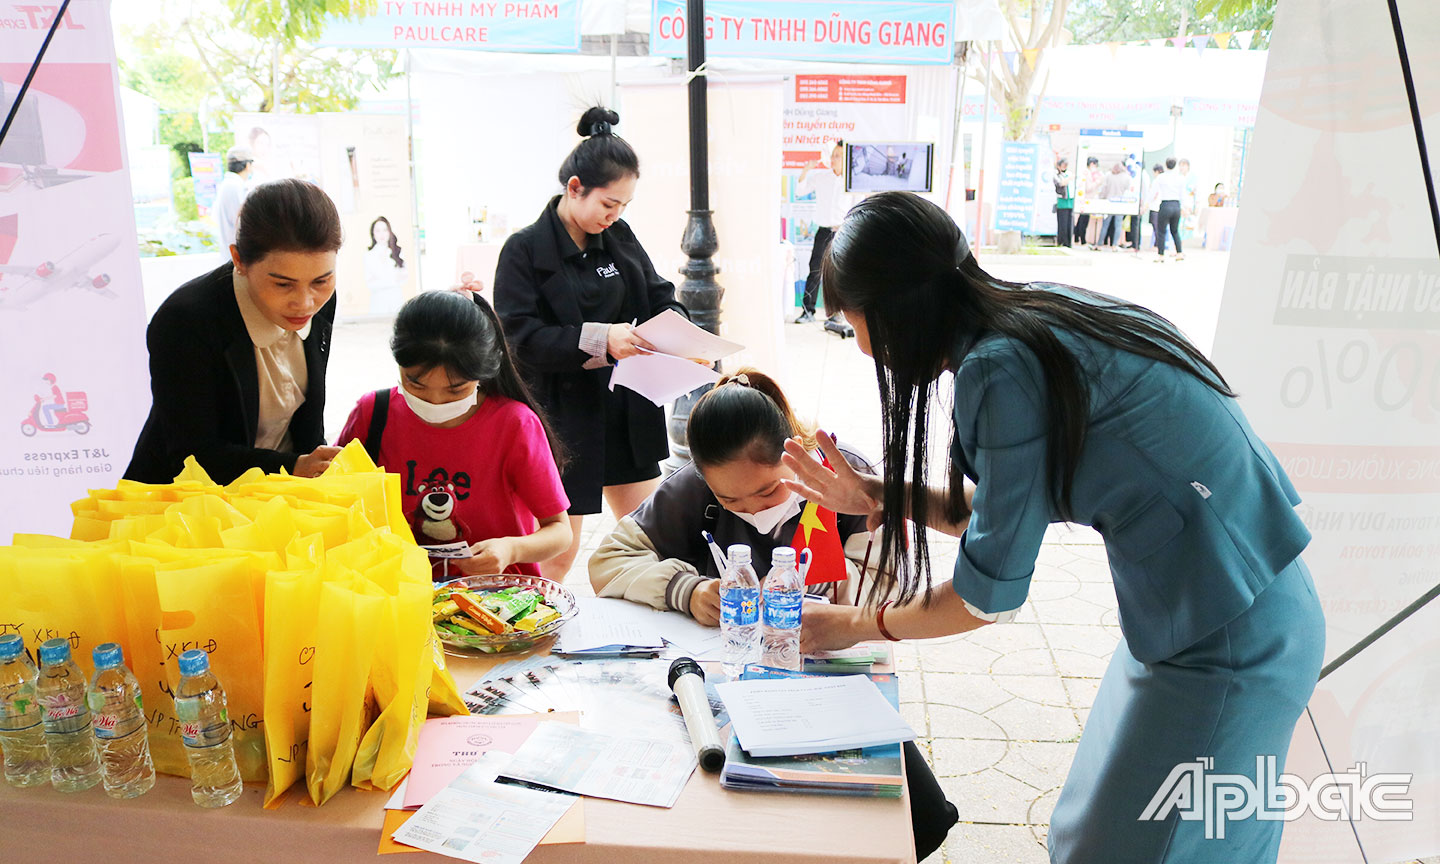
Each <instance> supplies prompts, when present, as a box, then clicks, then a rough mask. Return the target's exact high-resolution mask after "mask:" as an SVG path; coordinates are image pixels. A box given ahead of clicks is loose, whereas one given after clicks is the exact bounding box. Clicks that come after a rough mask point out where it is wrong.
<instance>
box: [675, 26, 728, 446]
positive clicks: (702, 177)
mask: <svg viewBox="0 0 1440 864" xmlns="http://www.w3.org/2000/svg"><path fill="white" fill-rule="evenodd" d="M685 12H686V18H685V35H686V54H685V59H686V63H685V65H686V68H687V69H688V70H689V76H688V77H689V82H688V84H687V87H688V89H689V94H688V95H689V102H690V210H689V214H690V217H689V219H688V220H687V221H686V223H685V233H684V234H683V235H682V236H681V238H680V249H681V251H683V252H684V253H685V256H686V258H687V259H689V260H687V261H686V262H685V266H684V267H682V268H680V273H681V275H682V276H684V277H685V281H684V282H682V283H681V284H680V302H682V303H684V304H685V308H687V309H689V310H690V320H692V321H694V322H695V324H696V325H697V326H699V327H701V328H703V329H705V330H708V331H710V332H711V333H715V334H717V335H718V334H719V332H720V298H721V297H722V296H723V295H724V293H725V291H724V289H723V288H721V287H720V286H719V285H718V284H716V282H715V275H716V274H717V273H719V272H720V270H719V268H718V267H716V266H715V261H714V256H715V250H716V249H717V248H719V240H718V239H717V238H716V236H715V222H714V220H713V219H712V218H711V212H710V143H709V139H708V137H707V130H708V128H709V115H708V110H707V107H708V106H707V103H706V92H705V85H706V78H705V0H689V2H687V3H686V4H685ZM708 389H709V388H708V387H702V388H700V389H699V390H696V391H695V392H693V393H690V394H688V395H685V396H681V397H680V398H679V399H676V400H675V404H674V405H673V406H672V408H671V411H670V426H669V432H670V450H671V456H670V459H669V460H667V461H666V463H665V468H666V471H667V472H674V471H676V470H679V469H680V468H683V467H684V466H685V465H686V464H687V463H688V462H689V461H690V448H689V446H688V445H687V441H686V435H685V429H686V427H687V426H688V425H689V423H690V407H691V406H692V405H693V404H694V403H695V400H696V399H698V398H700V396H701V395H703V394H704V392H705V391H706V390H708Z"/></svg>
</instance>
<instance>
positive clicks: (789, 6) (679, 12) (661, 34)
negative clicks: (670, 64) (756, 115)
mask: <svg viewBox="0 0 1440 864" xmlns="http://www.w3.org/2000/svg"><path fill="white" fill-rule="evenodd" d="M652 3H653V5H652V7H651V16H650V53H651V54H655V55H659V56H662V57H684V56H685V43H686V38H687V37H686V35H685V27H686V23H685V0H652ZM954 21H955V3H954V0H914V2H886V0H870V2H865V0H860V2H849V0H845V2H841V0H785V2H771V0H710V2H707V3H706V4H705V53H706V56H707V57H767V58H772V59H780V60H821V61H823V60H829V61H843V62H849V63H915V64H919V63H949V62H950V60H951V58H952V57H953V56H954V53H955V44H954V35H955V34H954V32H953V30H954Z"/></svg>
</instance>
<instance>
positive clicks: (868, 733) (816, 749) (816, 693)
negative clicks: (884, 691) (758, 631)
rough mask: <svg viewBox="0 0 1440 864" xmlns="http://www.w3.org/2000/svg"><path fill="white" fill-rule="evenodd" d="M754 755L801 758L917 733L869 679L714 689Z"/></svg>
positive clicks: (725, 685) (773, 682)
mask: <svg viewBox="0 0 1440 864" xmlns="http://www.w3.org/2000/svg"><path fill="white" fill-rule="evenodd" d="M715 690H716V691H717V692H718V693H719V694H720V698H721V699H722V700H724V702H725V707H726V709H728V710H729V712H730V721H731V724H732V728H733V729H734V732H735V736H736V737H737V738H739V739H740V746H741V747H743V748H745V751H746V752H747V753H749V754H750V755H751V756H799V755H805V754H809V753H829V752H833V751H836V750H850V749H853V748H856V747H875V746H878V745H881V744H898V743H900V742H901V741H913V740H914V739H915V732H914V730H912V729H911V728H910V726H909V725H908V724H907V723H906V722H905V721H904V720H903V719H902V718H901V717H900V713H899V712H898V711H896V710H895V708H894V707H892V706H891V705H890V703H889V702H887V701H886V700H885V697H884V696H883V695H881V693H880V690H879V689H878V688H877V687H876V686H875V683H874V682H873V681H871V680H870V679H869V678H868V677H866V676H864V675H830V676H823V677H819V678H781V679H774V680H741V681H727V682H725V683H723V684H717V685H715Z"/></svg>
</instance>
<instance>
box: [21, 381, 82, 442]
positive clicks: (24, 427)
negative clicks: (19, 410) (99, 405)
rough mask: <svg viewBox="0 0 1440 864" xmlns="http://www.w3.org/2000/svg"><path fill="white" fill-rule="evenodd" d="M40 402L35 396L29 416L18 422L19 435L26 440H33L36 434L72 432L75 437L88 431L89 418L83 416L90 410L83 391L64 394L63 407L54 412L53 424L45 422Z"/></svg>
mask: <svg viewBox="0 0 1440 864" xmlns="http://www.w3.org/2000/svg"><path fill="white" fill-rule="evenodd" d="M42 402H43V400H42V399H41V398H40V397H39V396H36V397H35V404H34V406H32V407H31V408H30V416H29V417H26V418H25V419H24V420H21V421H20V434H22V435H24V436H25V437H26V438H33V437H34V436H35V433H36V432H65V431H67V430H74V432H75V433H76V434H77V435H84V434H85V433H86V432H89V431H90V418H89V417H88V416H87V415H86V414H85V412H86V411H88V410H90V400H89V399H88V398H87V397H86V395H85V393H84V392H83V391H75V392H68V393H66V394H65V407H64V408H63V409H57V410H56V411H55V412H54V416H55V422H54V423H53V424H51V423H46V422H45V411H44V407H43V405H42Z"/></svg>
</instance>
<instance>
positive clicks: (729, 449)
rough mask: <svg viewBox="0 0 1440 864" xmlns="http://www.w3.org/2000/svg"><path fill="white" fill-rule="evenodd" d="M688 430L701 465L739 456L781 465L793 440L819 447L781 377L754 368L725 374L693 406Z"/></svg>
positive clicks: (724, 462) (694, 456)
mask: <svg viewBox="0 0 1440 864" xmlns="http://www.w3.org/2000/svg"><path fill="white" fill-rule="evenodd" d="M686 434H687V437H688V439H689V444H690V457H691V458H692V459H694V460H695V464H697V465H724V464H726V463H728V462H733V461H734V460H736V459H739V458H745V459H749V460H750V461H752V462H758V463H760V464H762V465H777V464H779V462H780V454H782V453H783V452H785V441H786V439H789V438H799V439H800V441H801V443H802V444H803V445H804V446H805V449H806V450H814V449H815V448H816V447H817V446H819V445H818V444H817V443H816V441H815V434H816V430H815V427H814V426H813V425H811V424H807V423H804V422H802V421H801V420H800V419H799V418H797V417H796V416H795V412H794V410H792V409H791V407H790V400H789V399H787V398H786V397H785V391H783V390H781V389H780V385H779V384H778V383H776V381H775V379H774V378H771V377H770V376H769V375H766V374H765V373H764V372H760V371H758V370H756V369H751V368H748V367H747V368H743V369H740V370H739V371H737V372H735V373H733V374H730V375H726V376H725V377H724V378H721V379H720V383H718V384H716V385H715V389H713V390H711V391H710V392H709V393H706V394H705V395H704V396H702V397H700V400H699V401H698V402H696V403H695V407H694V408H692V409H690V425H689V426H688V428H687V431H686Z"/></svg>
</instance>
